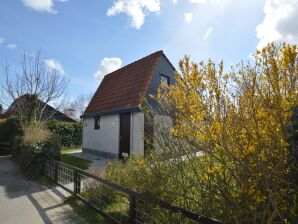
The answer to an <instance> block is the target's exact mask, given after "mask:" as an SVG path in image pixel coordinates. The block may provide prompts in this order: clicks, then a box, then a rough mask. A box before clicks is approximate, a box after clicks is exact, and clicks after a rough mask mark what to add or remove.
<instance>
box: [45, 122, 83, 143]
mask: <svg viewBox="0 0 298 224" xmlns="http://www.w3.org/2000/svg"><path fill="white" fill-rule="evenodd" d="M48 128H49V130H50V131H52V132H53V133H55V134H57V135H58V136H59V137H60V138H61V144H62V145H63V146H66V147H76V146H81V145H82V137H83V124H82V122H74V123H70V122H61V121H50V122H48Z"/></svg>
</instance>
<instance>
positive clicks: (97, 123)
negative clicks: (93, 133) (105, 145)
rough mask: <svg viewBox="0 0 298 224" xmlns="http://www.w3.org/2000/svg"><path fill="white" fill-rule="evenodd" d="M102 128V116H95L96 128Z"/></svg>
mask: <svg viewBox="0 0 298 224" xmlns="http://www.w3.org/2000/svg"><path fill="white" fill-rule="evenodd" d="M99 129H100V116H96V117H94V130H99Z"/></svg>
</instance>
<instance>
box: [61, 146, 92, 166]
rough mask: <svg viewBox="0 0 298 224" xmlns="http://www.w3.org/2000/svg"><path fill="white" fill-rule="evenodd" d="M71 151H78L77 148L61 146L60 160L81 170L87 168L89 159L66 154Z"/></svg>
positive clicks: (89, 162)
mask: <svg viewBox="0 0 298 224" xmlns="http://www.w3.org/2000/svg"><path fill="white" fill-rule="evenodd" d="M73 151H78V149H68V148H63V149H62V151H61V162H63V163H66V164H69V165H72V166H75V167H78V168H80V169H82V170H87V169H88V167H89V165H90V164H91V161H90V160H87V159H83V158H79V157H76V156H72V155H71V154H68V153H70V152H73Z"/></svg>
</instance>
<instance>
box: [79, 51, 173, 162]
mask: <svg viewBox="0 0 298 224" xmlns="http://www.w3.org/2000/svg"><path fill="white" fill-rule="evenodd" d="M174 73H175V68H174V66H173V65H172V64H171V62H170V61H169V60H168V59H167V57H166V56H165V54H164V53H163V51H158V52H155V53H153V54H150V55H148V56H146V57H144V58H142V59H140V60H137V61H135V62H133V63H131V64H129V65H126V66H124V67H122V68H120V69H119V70H116V71H114V72H112V73H110V74H108V75H106V76H105V77H104V79H103V80H102V82H101V84H100V86H99V87H98V89H97V91H96V92H95V94H94V96H93V98H92V99H91V101H90V103H89V105H88V107H87V108H86V110H85V112H84V114H83V115H82V116H81V118H82V119H83V122H84V130H83V150H84V151H87V152H91V153H96V154H100V155H102V156H108V157H119V158H122V156H123V153H127V154H128V155H129V154H130V153H132V152H137V153H141V154H143V153H144V137H145V136H144V122H145V121H144V113H143V112H142V111H141V105H142V103H143V102H144V98H146V99H147V102H148V103H149V104H150V105H151V106H152V108H157V107H158V104H157V102H156V101H154V100H153V99H152V98H151V97H150V96H149V95H156V94H157V92H158V88H159V86H160V84H161V83H166V84H167V85H170V84H173V83H174V82H175V78H174Z"/></svg>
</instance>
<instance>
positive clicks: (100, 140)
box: [83, 114, 120, 156]
mask: <svg viewBox="0 0 298 224" xmlns="http://www.w3.org/2000/svg"><path fill="white" fill-rule="evenodd" d="M119 122H120V119H119V114H115V115H106V116H101V117H100V129H98V130H96V129H94V118H85V119H84V129H83V148H85V149H92V150H98V151H102V152H108V153H113V154H115V155H117V156H118V152H119Z"/></svg>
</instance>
